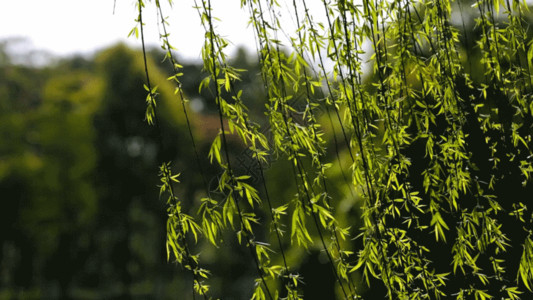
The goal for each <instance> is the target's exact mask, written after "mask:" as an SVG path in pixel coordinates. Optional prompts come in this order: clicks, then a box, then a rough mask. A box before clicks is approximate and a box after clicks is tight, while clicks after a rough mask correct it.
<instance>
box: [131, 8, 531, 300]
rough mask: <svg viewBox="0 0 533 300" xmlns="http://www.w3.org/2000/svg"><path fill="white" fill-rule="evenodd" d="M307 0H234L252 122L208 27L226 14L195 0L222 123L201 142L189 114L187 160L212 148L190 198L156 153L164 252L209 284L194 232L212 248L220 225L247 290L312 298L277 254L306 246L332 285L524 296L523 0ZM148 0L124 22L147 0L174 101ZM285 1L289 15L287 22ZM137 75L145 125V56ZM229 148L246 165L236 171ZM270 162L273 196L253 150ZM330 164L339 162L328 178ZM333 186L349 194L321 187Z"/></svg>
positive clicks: (527, 287)
mask: <svg viewBox="0 0 533 300" xmlns="http://www.w3.org/2000/svg"><path fill="white" fill-rule="evenodd" d="M309 1H310V0H307V1H305V0H292V1H289V0H287V1H284V3H280V1H273V0H249V1H245V0H242V1H241V8H242V9H243V10H244V11H245V12H247V13H248V14H249V18H250V26H252V28H253V29H254V32H255V39H256V45H257V49H256V50H257V57H258V60H259V63H260V73H259V74H258V75H257V76H260V78H261V81H262V83H263V88H264V91H265V94H266V95H267V99H266V101H265V103H264V104H263V107H264V111H263V113H264V114H265V116H266V121H265V122H263V121H261V120H256V119H255V118H252V117H251V116H252V114H250V113H249V110H248V108H247V106H248V105H247V103H250V101H254V99H247V98H246V97H243V95H242V91H241V90H239V89H238V88H237V85H236V83H237V82H238V81H239V78H240V76H241V74H242V72H244V70H241V69H238V68H235V67H234V66H232V65H230V63H229V60H228V54H227V45H228V44H229V41H227V40H225V38H224V37H223V36H221V34H220V33H219V32H218V31H217V23H219V22H224V19H225V18H230V17H231V16H224V15H217V11H216V10H213V9H212V6H211V1H210V0H197V1H195V2H194V3H193V4H192V5H194V6H195V8H196V9H197V10H198V14H199V16H200V22H201V26H203V29H204V30H205V42H204V45H203V48H202V58H203V68H204V71H205V78H204V80H203V81H202V83H201V85H200V86H201V88H202V89H207V90H210V91H211V93H213V96H214V99H215V105H216V107H217V110H218V123H219V131H218V134H217V135H216V137H215V138H214V140H213V142H212V146H211V148H210V150H209V154H208V155H207V157H203V155H201V153H200V152H199V151H198V150H197V149H196V143H195V136H194V134H193V132H194V130H193V129H194V128H191V127H189V133H190V145H189V146H190V147H193V148H195V152H196V156H197V160H198V162H199V165H200V166H201V163H202V162H203V161H204V160H208V161H209V162H210V163H211V164H213V165H216V166H218V168H219V169H220V176H218V178H217V184H216V188H215V189H212V187H211V186H209V184H208V183H207V182H208V180H207V179H205V178H204V182H205V186H206V187H205V193H204V195H203V196H202V197H200V199H197V202H198V203H200V204H199V208H198V209H196V207H192V206H193V205H194V204H190V203H193V202H191V201H187V202H181V200H180V199H178V197H177V194H178V193H177V189H179V185H177V184H176V183H178V182H179V180H187V177H186V176H184V177H183V179H180V178H179V177H178V173H177V172H179V170H173V165H172V164H171V163H170V162H164V163H163V164H162V165H161V166H160V178H161V185H160V189H161V195H165V197H166V200H167V204H168V223H167V233H168V234H167V251H168V255H169V260H172V261H176V262H177V263H179V264H180V265H181V266H182V267H183V269H184V270H186V272H189V273H190V276H191V278H193V280H192V282H193V286H192V288H193V290H194V292H193V293H192V295H193V297H199V298H202V297H203V299H210V298H216V297H217V295H214V294H212V293H211V291H210V289H209V282H210V280H211V278H210V276H211V274H210V272H209V270H206V269H205V268H203V267H202V257H201V256H200V255H198V254H197V253H198V249H197V246H196V244H197V243H198V240H201V239H203V240H205V241H207V242H209V243H211V244H212V246H213V247H221V245H222V243H221V239H222V237H223V236H224V237H225V236H227V235H224V234H225V233H227V232H234V235H235V236H236V238H237V240H238V242H239V244H240V245H241V247H243V248H245V249H248V250H247V251H249V255H250V257H251V258H252V260H251V261H253V263H254V265H255V269H256V271H257V272H256V276H257V279H256V284H255V286H250V287H249V288H250V292H249V293H250V294H249V295H250V297H251V298H252V299H278V298H284V299H303V298H304V297H308V298H313V295H304V294H303V293H302V285H304V284H305V278H302V277H301V276H300V274H299V273H298V269H297V268H295V267H294V266H293V265H291V263H293V262H294V258H293V259H289V258H288V257H287V252H288V251H289V250H291V249H294V248H301V249H309V248H310V247H315V248H316V247H318V248H320V251H321V252H322V253H323V254H324V255H325V257H326V258H327V261H328V263H329V265H330V267H331V268H330V269H331V271H330V273H329V274H323V276H331V278H333V280H334V281H335V284H336V292H335V295H331V297H330V298H331V299H333V298H335V297H336V298H338V299H359V298H365V299H370V298H379V299H381V298H383V297H386V298H389V299H439V298H456V299H496V298H498V299H500V298H502V299H520V298H522V299H527V298H530V297H532V296H533V293H532V289H533V227H532V222H533V215H532V214H531V212H530V209H531V203H530V202H531V197H532V196H531V195H533V191H532V188H531V185H532V183H531V178H530V176H531V173H532V172H533V165H532V162H533V153H532V150H531V149H530V147H531V146H532V143H531V133H532V131H533V130H532V126H533V123H532V120H533V111H532V110H533V101H532V97H533V77H532V76H531V72H532V68H533V66H532V59H533V46H532V45H531V42H530V39H531V31H530V30H529V28H528V14H529V8H528V5H527V3H526V2H525V1H524V2H521V1H518V0H477V1H451V0H441V1H430V0H416V1H415V0H389V1H384V0H362V1H351V0H342V1H333V0H332V1H325V0H324V1H322V2H321V6H320V7H322V8H321V9H317V8H316V7H315V8H314V9H313V10H310V9H309V7H308V5H309V3H310V2H309ZM319 2H320V1H319ZM162 4H163V3H160V1H157V0H155V1H144V2H143V1H142V0H139V1H138V3H137V8H138V18H137V21H138V24H137V26H136V27H135V28H134V29H133V30H132V34H135V35H138V36H140V38H141V41H142V45H143V48H144V31H143V26H144V24H143V9H144V7H145V6H146V5H154V6H155V7H156V8H157V10H158V12H159V16H160V24H159V26H160V28H161V35H160V38H161V45H162V47H163V49H164V50H165V51H166V59H167V60H168V61H169V63H170V64H171V65H172V66H173V68H174V75H173V76H171V77H170V78H169V80H171V81H174V82H175V84H176V95H177V97H176V98H177V99H176V101H180V102H181V103H182V109H183V110H184V111H185V114H184V115H185V117H186V118H187V109H188V107H187V104H186V102H187V99H188V98H187V97H191V96H193V95H184V93H183V91H182V89H181V83H180V77H181V76H187V74H182V72H181V71H180V69H181V66H180V64H179V62H178V61H177V60H176V58H175V57H176V56H175V53H174V50H173V49H174V48H173V47H172V46H171V44H170V41H169V32H167V25H168V23H167V22H168V20H169V19H167V18H166V17H165V16H166V15H165V13H168V12H165V11H163V7H164V5H162ZM164 4H165V5H166V4H167V3H164ZM169 4H170V5H172V1H169ZM282 16H289V18H290V19H292V20H293V21H294V22H295V23H296V27H295V28H296V30H294V32H287V30H286V28H287V27H285V26H283V24H286V23H285V22H286V20H283V19H281V18H282ZM318 19H320V20H323V22H318V21H316V20H318ZM170 20H171V19H170ZM472 20H473V22H472ZM184 42H186V41H184ZM145 62H146V60H145ZM146 70H148V69H146ZM145 89H146V91H147V98H146V103H147V109H146V120H147V121H148V123H149V124H151V125H154V124H155V126H157V116H158V113H159V112H158V106H157V87H154V86H152V84H151V82H150V74H149V73H148V71H147V72H146V84H145ZM187 124H193V122H191V120H188V119H187ZM261 124H262V125H261ZM189 126H191V125H189ZM161 134H162V135H164V134H165V132H162V133H161ZM230 138H231V139H235V138H238V139H239V140H240V145H241V147H242V148H243V151H242V155H243V156H246V157H245V159H243V158H242V157H239V156H235V155H231V154H230V153H232V149H229V148H230V146H229V145H228V140H229V139H230ZM332 139H334V140H335V142H334V143H331V140H332ZM331 148H334V150H335V151H334V155H329V154H328V153H332V151H331V150H330V149H331ZM242 161H246V162H247V164H249V165H251V166H253V167H251V168H246V169H244V171H243V169H242V168H239V164H240V163H241V162H242ZM282 161H283V162H282ZM278 163H285V165H286V166H287V171H286V172H287V173H288V174H289V175H288V176H289V177H293V179H292V180H293V181H294V183H293V184H292V185H291V188H293V190H292V191H291V192H290V195H291V196H290V197H287V198H285V199H272V197H271V196H270V195H271V194H272V191H271V190H269V185H268V184H267V182H266V178H267V173H268V170H267V167H268V166H269V165H270V164H278ZM339 170H340V171H339ZM198 171H199V172H203V171H202V168H201V167H200V168H199V169H198ZM333 172H337V173H339V172H342V173H343V174H346V176H344V177H343V178H341V179H332V178H333V177H334V176H333V175H332V174H333ZM335 178H339V177H335ZM339 185H341V186H344V187H345V188H344V191H345V195H340V196H339V194H338V193H332V192H331V188H332V186H336V187H338V186H339ZM339 198H343V199H345V200H346V199H347V200H348V201H351V202H352V203H353V205H357V206H359V207H360V215H359V217H358V218H354V217H353V216H348V217H347V216H346V215H345V214H346V211H345V210H342V209H341V208H340V207H339V203H340V199H339ZM185 203H188V204H190V205H192V206H191V207H185ZM285 229H286V230H287V233H285V231H284V230H285ZM265 232H266V233H265ZM194 295H195V296H194Z"/></svg>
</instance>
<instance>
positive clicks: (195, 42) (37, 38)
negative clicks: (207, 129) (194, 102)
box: [0, 0, 324, 59]
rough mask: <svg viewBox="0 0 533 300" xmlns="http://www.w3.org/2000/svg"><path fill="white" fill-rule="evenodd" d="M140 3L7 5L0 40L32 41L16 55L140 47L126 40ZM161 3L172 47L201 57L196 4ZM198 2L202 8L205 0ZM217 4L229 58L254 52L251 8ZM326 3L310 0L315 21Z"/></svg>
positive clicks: (285, 6) (26, 0) (149, 18)
mask: <svg viewBox="0 0 533 300" xmlns="http://www.w3.org/2000/svg"><path fill="white" fill-rule="evenodd" d="M145 2H146V9H145V10H144V12H143V21H144V23H145V39H146V43H147V45H149V46H159V45H160V42H159V31H158V26H157V24H158V21H159V20H158V19H157V12H156V10H155V5H154V3H153V1H148V0H145ZM297 2H298V1H297ZM135 3H136V1H135V0H117V1H116V4H115V3H114V1H113V0H9V1H3V3H2V9H1V10H0V28H1V30H0V41H1V40H6V39H19V40H20V38H24V39H26V41H27V42H25V43H20V42H19V43H18V44H17V46H16V47H13V49H14V50H16V52H15V53H14V54H16V53H17V52H20V53H25V54H30V55H31V53H35V50H39V51H43V52H48V53H50V54H51V55H53V56H65V55H72V54H75V53H77V54H92V53H94V52H95V51H98V50H100V49H103V48H105V47H109V46H110V45H112V44H115V43H117V42H126V43H127V44H129V45H131V46H134V47H140V45H141V42H140V40H136V39H135V38H134V37H130V38H128V37H127V36H128V33H129V32H130V30H131V29H132V28H133V27H134V26H135V19H136V18H137V10H136V7H135ZM161 3H162V5H163V14H165V16H167V17H168V18H167V21H168V22H169V23H170V26H169V27H168V28H167V29H168V32H170V37H169V38H170V43H171V44H172V45H173V46H174V47H175V48H177V49H178V53H179V55H180V56H181V57H182V58H185V59H200V58H201V47H202V45H203V42H204V29H203V27H202V26H201V23H200V18H199V15H198V12H197V10H196V9H195V8H194V1H193V0H174V1H173V3H174V5H173V7H172V8H170V7H169V5H168V1H166V0H161ZM280 3H281V10H282V15H281V17H282V18H283V19H284V20H285V21H284V22H285V23H284V24H283V27H284V29H285V30H286V32H287V33H292V34H294V31H293V30H291V29H293V28H296V27H295V25H294V22H295V20H294V16H291V14H290V13H289V11H290V9H292V1H289V0H287V1H285V2H284V1H281V2H280ZM114 4H115V5H114ZM198 4H201V2H200V0H198ZM212 4H213V7H214V10H213V16H215V17H217V18H219V19H220V21H218V22H217V23H216V30H217V32H218V33H220V34H221V35H222V36H223V37H224V38H226V39H227V40H228V41H229V42H230V43H231V45H230V46H229V47H228V48H229V49H228V54H231V53H232V51H233V50H235V49H236V48H237V47H238V46H245V47H247V48H248V49H250V50H252V49H255V39H254V33H253V29H252V26H251V25H250V26H249V25H248V21H249V16H248V10H247V9H246V8H244V9H241V8H240V1H238V0H213V1H212ZM322 5H323V4H322V1H321V0H311V1H308V6H309V9H310V11H311V12H312V13H313V15H314V18H315V20H319V19H322V20H323V18H320V16H323V15H324V7H323V6H322ZM113 9H114V13H113ZM301 18H303V16H301ZM289 28H290V29H289ZM280 35H282V34H281V33H280ZM280 38H282V37H281V36H280Z"/></svg>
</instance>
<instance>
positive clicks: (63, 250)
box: [0, 41, 355, 299]
mask: <svg viewBox="0 0 533 300" xmlns="http://www.w3.org/2000/svg"><path fill="white" fill-rule="evenodd" d="M8 43H9V42H8V41H7V42H3V43H2V44H1V46H2V47H0V52H1V53H0V58H1V59H2V60H1V64H0V132H1V135H0V138H1V139H0V191H1V200H0V299H190V298H192V290H191V278H190V277H189V276H187V274H188V273H187V272H185V271H184V270H181V269H180V268H179V267H177V266H176V265H174V264H172V262H167V253H166V249H165V239H166V219H167V216H166V203H165V201H166V200H165V199H160V198H159V190H158V187H157V185H158V184H159V179H158V177H157V176H158V166H159V165H160V164H161V163H162V162H168V161H172V162H173V169H174V171H175V172H181V173H182V174H181V179H183V180H182V182H183V183H181V184H180V185H179V186H178V188H177V189H176V190H177V191H178V194H179V197H180V199H181V200H182V202H183V203H184V207H185V208H184V209H186V210H187V211H189V212H190V214H191V215H195V214H196V210H197V209H198V205H199V199H200V198H201V197H202V196H205V194H206V193H207V189H214V187H215V186H216V184H217V177H216V176H217V175H218V171H217V170H214V169H213V167H211V166H210V165H208V163H207V162H206V160H205V157H206V156H207V152H208V150H209V146H210V143H211V142H212V139H213V137H214V136H215V135H216V133H217V131H218V125H219V124H218V123H217V122H218V118H217V116H216V115H214V112H215V106H214V104H213V97H212V95H210V94H209V92H208V91H206V92H202V93H198V86H199V84H200V82H201V80H202V79H203V77H204V76H205V75H204V74H203V73H202V70H201V66H200V65H199V64H197V63H194V62H192V63H183V62H182V64H183V72H184V73H185V74H186V75H187V76H184V77H182V78H181V81H182V83H183V90H184V91H185V93H186V94H187V95H188V97H187V98H189V100H190V101H189V103H188V105H187V107H188V113H189V118H190V120H191V122H192V128H193V135H194V137H195V139H196V140H195V142H196V144H197V146H198V147H197V151H198V154H199V156H200V157H201V160H202V162H201V163H202V165H201V166H199V165H198V161H197V160H196V158H195V153H194V149H193V148H192V147H191V141H190V137H189V133H188V131H187V126H186V121H185V118H184V114H183V109H182V107H181V102H180V99H179V97H178V96H176V95H175V93H174V89H175V87H174V86H173V85H172V83H171V82H170V81H168V80H167V77H168V76H169V74H170V72H171V70H170V66H169V65H168V62H162V58H163V54H162V53H161V52H159V51H156V50H153V51H152V52H151V53H150V54H151V55H150V56H151V62H150V66H152V68H153V69H151V70H150V74H151V75H150V76H151V77H152V78H151V80H153V81H154V82H155V84H156V85H158V92H159V96H158V109H159V111H160V114H159V116H160V120H159V124H160V127H159V128H156V127H153V126H152V127H151V126H149V125H148V124H147V123H146V122H143V119H144V113H145V109H146V103H145V99H146V91H145V90H144V89H143V83H144V79H145V78H144V69H143V68H144V66H143V62H142V55H141V53H139V52H138V51H136V50H132V49H129V48H127V47H126V46H124V45H117V46H114V47H112V48H110V49H106V50H103V51H101V52H99V53H97V54H96V55H94V56H93V57H81V56H78V57H71V58H66V59H61V60H59V61H55V62H53V63H49V64H44V66H34V65H29V64H20V61H24V60H23V59H20V57H16V55H13V54H10V52H8V51H7V50H6V49H7V46H8ZM13 61H17V63H13ZM256 61H257V58H254V57H249V56H248V55H247V54H246V52H245V51H244V50H238V51H237V53H236V55H235V57H234V59H233V61H232V64H233V65H235V66H237V67H240V68H243V69H246V70H247V72H245V73H243V76H242V78H241V79H242V80H241V81H240V84H241V86H240V87H239V88H240V89H243V93H244V96H245V97H246V98H247V99H249V102H248V103H247V104H248V105H250V106H251V113H254V114H256V116H257V117H259V119H260V117H261V114H262V113H261V112H260V111H261V110H263V109H264V107H263V104H262V103H264V98H265V95H264V92H263V89H262V84H261V82H260V76H257V73H258V72H259V71H258V67H257V64H256V63H255V62H256ZM156 66H159V68H157V67H156ZM247 101H248V100H247ZM256 119H257V118H256ZM230 142H232V145H233V146H232V150H233V151H235V153H233V155H234V157H237V155H239V154H242V149H243V148H242V147H241V145H239V144H238V142H237V139H235V140H233V141H230ZM332 151H333V150H332ZM248 163H250V162H249V161H248V162H247V161H243V162H242V164H241V166H240V167H241V169H242V168H247V167H253V166H249V165H247V164H248ZM285 170H286V162H284V160H280V162H279V163H276V164H275V166H273V167H272V168H270V169H269V170H268V174H267V176H268V178H271V179H272V178H275V179H276V181H274V180H269V181H268V184H269V188H270V190H271V193H272V195H271V196H272V198H273V199H278V200H274V201H275V202H279V201H281V200H279V199H286V198H287V196H289V195H290V193H292V192H294V189H292V188H290V185H291V183H290V181H289V180H288V179H287V178H290V177H289V174H287V172H286V171H285ZM243 172H244V169H243ZM202 173H203V176H202ZM338 175H339V176H340V173H339V174H338ZM332 176H335V175H332ZM202 177H203V178H202ZM204 182H206V183H207V185H208V186H209V187H206V186H205V184H204ZM339 186H343V184H342V183H339ZM350 203H351V204H348V207H346V206H345V207H344V211H350V210H352V211H353V212H354V213H355V210H354V209H353V205H354V204H353V202H350ZM345 204H346V203H345ZM264 219H267V218H266V217H265V218H264ZM263 228H264V230H263V234H267V231H268V229H267V228H268V227H267V226H265V227H263ZM223 243H224V244H225V247H221V248H218V249H217V248H213V247H211V246H208V245H204V244H200V245H197V249H195V252H197V253H201V255H202V263H204V264H206V265H207V266H206V267H207V268H208V269H209V270H211V271H212V272H213V273H215V274H214V276H212V279H211V280H210V281H209V284H211V285H212V290H213V295H217V297H220V298H221V299H244V298H249V297H250V295H249V293H250V291H251V288H250V287H251V286H253V284H254V282H253V280H254V278H255V277H256V273H255V272H256V270H255V269H254V265H253V261H252V259H251V257H249V253H247V251H246V249H243V248H242V247H239V246H238V244H237V241H236V237H235V234H234V233H233V232H232V231H228V233H226V235H225V236H224V242H223ZM292 251H293V252H290V251H289V258H290V259H291V260H292V261H293V263H292V264H293V265H301V269H300V272H301V273H302V274H303V275H304V277H305V278H306V287H305V289H311V291H310V292H306V294H308V295H313V293H314V294H315V295H317V296H319V295H321V293H324V294H325V295H328V294H329V295H331V293H332V290H333V281H332V280H330V277H331V276H325V277H323V274H324V272H329V267H328V266H327V265H326V264H325V259H324V258H323V257H320V255H318V251H316V252H314V251H313V250H309V251H308V252H303V253H302V250H298V249H293V250H292ZM324 278H326V279H324ZM328 281H331V282H329V283H328ZM314 282H318V283H320V284H313V283H314ZM313 287H314V288H316V289H317V290H315V291H312V289H313ZM317 299H318V298H317Z"/></svg>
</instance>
